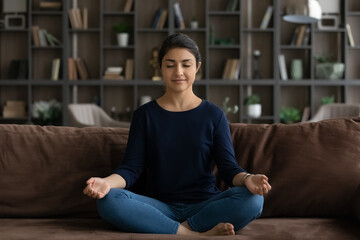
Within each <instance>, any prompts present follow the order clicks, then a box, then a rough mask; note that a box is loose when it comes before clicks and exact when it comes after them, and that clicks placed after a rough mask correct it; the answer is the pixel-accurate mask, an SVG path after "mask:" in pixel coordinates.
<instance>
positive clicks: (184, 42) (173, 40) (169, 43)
mask: <svg viewBox="0 0 360 240" xmlns="http://www.w3.org/2000/svg"><path fill="white" fill-rule="evenodd" d="M173 48H186V49H187V50H189V52H190V53H191V54H192V55H194V57H195V60H196V67H198V66H199V62H200V61H201V56H200V51H199V47H198V46H197V44H196V43H195V41H194V40H192V39H191V38H190V37H189V36H188V35H186V34H183V33H175V34H172V35H169V36H168V37H167V38H166V39H165V40H164V41H163V43H162V45H161V48H160V51H159V66H160V68H161V64H162V59H163V58H164V56H165V54H166V53H167V52H168V51H169V50H170V49H173Z"/></svg>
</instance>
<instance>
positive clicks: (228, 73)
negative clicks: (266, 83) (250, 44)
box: [222, 58, 241, 80]
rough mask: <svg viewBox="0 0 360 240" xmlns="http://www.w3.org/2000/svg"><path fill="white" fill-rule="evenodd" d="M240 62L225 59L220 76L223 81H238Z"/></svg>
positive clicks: (235, 59) (234, 59)
mask: <svg viewBox="0 0 360 240" xmlns="http://www.w3.org/2000/svg"><path fill="white" fill-rule="evenodd" d="M240 66H241V60H240V59H237V58H229V59H226V62H225V67H224V70H223V74H222V79H224V80H238V79H239V76H240Z"/></svg>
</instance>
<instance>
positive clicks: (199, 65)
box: [196, 62, 201, 72]
mask: <svg viewBox="0 0 360 240" xmlns="http://www.w3.org/2000/svg"><path fill="white" fill-rule="evenodd" d="M200 67H201V62H199V63H198V67H197V69H196V72H198V71H199V70H200Z"/></svg>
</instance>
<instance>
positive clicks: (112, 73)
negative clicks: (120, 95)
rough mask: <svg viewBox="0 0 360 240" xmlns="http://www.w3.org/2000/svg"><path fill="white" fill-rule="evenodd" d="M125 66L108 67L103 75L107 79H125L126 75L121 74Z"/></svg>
mask: <svg viewBox="0 0 360 240" xmlns="http://www.w3.org/2000/svg"><path fill="white" fill-rule="evenodd" d="M122 70H123V68H122V67H120V66H118V67H108V68H107V69H106V70H105V74H104V76H103V78H104V79H106V80H123V79H124V76H122V75H121V72H122Z"/></svg>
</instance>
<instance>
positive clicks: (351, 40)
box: [346, 23, 355, 47]
mask: <svg viewBox="0 0 360 240" xmlns="http://www.w3.org/2000/svg"><path fill="white" fill-rule="evenodd" d="M346 32H347V36H348V39H349V44H350V46H351V47H355V41H354V37H353V34H352V32H351V27H350V24H348V23H347V24H346Z"/></svg>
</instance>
